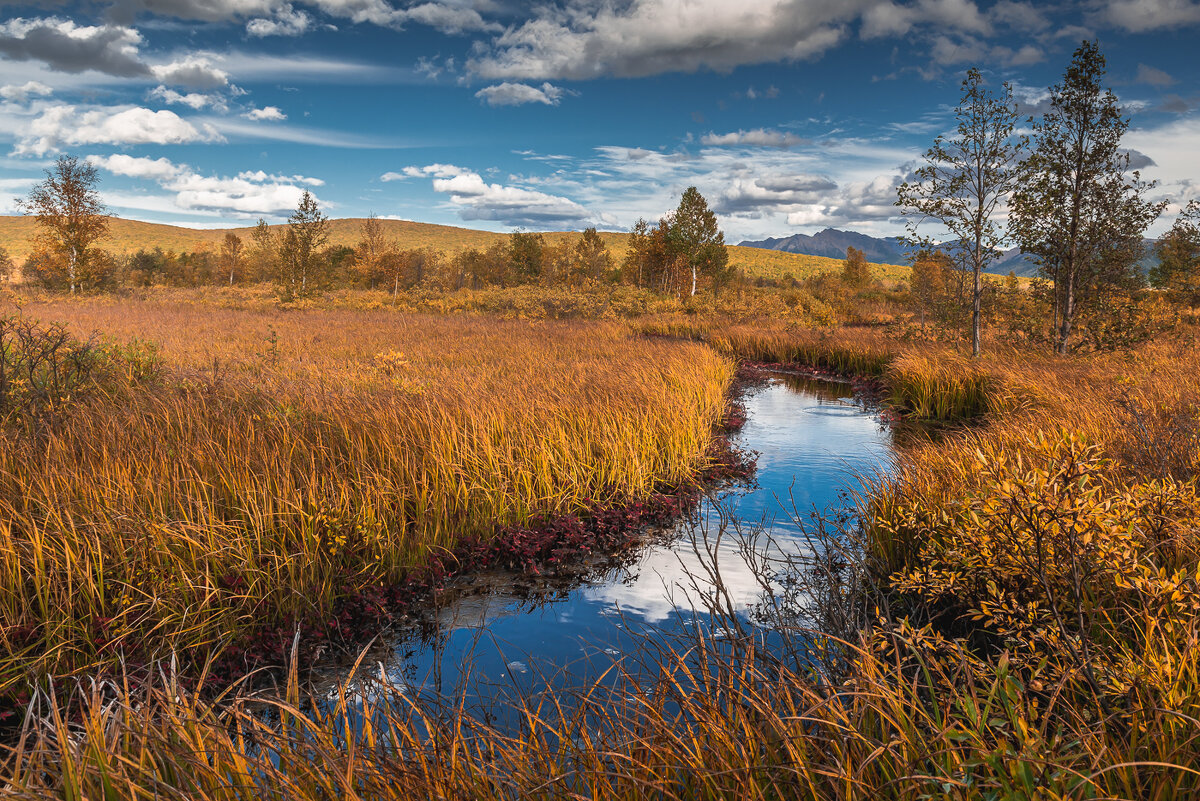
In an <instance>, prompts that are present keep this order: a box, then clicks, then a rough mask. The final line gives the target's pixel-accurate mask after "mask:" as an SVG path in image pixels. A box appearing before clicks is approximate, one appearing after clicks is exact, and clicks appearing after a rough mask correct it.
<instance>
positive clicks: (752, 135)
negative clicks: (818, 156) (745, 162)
mask: <svg viewBox="0 0 1200 801" xmlns="http://www.w3.org/2000/svg"><path fill="white" fill-rule="evenodd" d="M700 143H701V144H705V145H717V146H728V145H750V146H753V147H781V148H789V147H796V146H797V145H803V144H807V143H808V140H807V139H805V138H803V137H801V136H796V135H795V134H793V133H789V132H787V131H773V130H768V129H765V128H755V129H754V130H752V131H734V132H732V133H727V134H715V133H707V134H705V135H704V136H703V137H701V139H700Z"/></svg>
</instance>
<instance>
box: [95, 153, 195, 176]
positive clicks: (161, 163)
mask: <svg viewBox="0 0 1200 801" xmlns="http://www.w3.org/2000/svg"><path fill="white" fill-rule="evenodd" d="M87 160H88V163H90V164H93V165H95V166H97V167H99V168H100V169H103V170H107V171H108V172H111V173H112V174H113V175H124V176H128V177H130V178H148V179H151V180H158V181H165V180H168V179H170V178H175V177H177V176H179V175H180V174H181V173H182V172H183V171H184V168H183V167H179V166H176V165H175V164H172V163H171V162H170V161H169V160H167V159H165V158H159V159H149V158H144V157H141V156H127V155H125V154H124V153H116V154H114V155H111V156H88V157H87Z"/></svg>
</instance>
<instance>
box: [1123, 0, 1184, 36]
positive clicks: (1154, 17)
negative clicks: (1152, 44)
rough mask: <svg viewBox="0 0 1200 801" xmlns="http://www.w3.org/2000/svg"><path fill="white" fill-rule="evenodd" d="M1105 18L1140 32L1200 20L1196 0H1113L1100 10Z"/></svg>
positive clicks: (1173, 26) (1176, 26) (1178, 25)
mask: <svg viewBox="0 0 1200 801" xmlns="http://www.w3.org/2000/svg"><path fill="white" fill-rule="evenodd" d="M1100 17H1101V19H1103V20H1104V21H1105V22H1108V23H1111V24H1113V25H1117V26H1119V27H1121V28H1124V29H1125V30H1127V31H1132V32H1134V33H1140V32H1143V31H1153V30H1159V29H1162V28H1178V27H1183V26H1188V25H1196V24H1200V2H1194V0H1109V1H1108V2H1107V3H1105V4H1104V6H1103V10H1102V11H1101V13H1100Z"/></svg>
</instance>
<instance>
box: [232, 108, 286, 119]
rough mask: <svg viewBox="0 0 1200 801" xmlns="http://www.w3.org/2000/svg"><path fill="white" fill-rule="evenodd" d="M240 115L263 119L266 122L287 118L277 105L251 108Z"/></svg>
mask: <svg viewBox="0 0 1200 801" xmlns="http://www.w3.org/2000/svg"><path fill="white" fill-rule="evenodd" d="M242 116H243V117H245V118H246V119H248V120H260V121H261V120H265V121H267V122H283V121H284V120H286V119H287V115H286V114H284V113H283V112H282V111H280V110H279V107H278V106H265V107H263V108H255V109H251V110H250V111H247V112H246V113H245V114H243V115H242Z"/></svg>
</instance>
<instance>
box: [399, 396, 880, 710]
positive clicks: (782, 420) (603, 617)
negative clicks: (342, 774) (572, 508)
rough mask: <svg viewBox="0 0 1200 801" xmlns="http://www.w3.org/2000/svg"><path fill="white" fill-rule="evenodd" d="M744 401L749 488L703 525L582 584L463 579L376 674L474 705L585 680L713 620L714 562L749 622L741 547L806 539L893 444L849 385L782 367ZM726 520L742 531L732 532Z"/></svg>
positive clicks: (715, 503)
mask: <svg viewBox="0 0 1200 801" xmlns="http://www.w3.org/2000/svg"><path fill="white" fill-rule="evenodd" d="M745 405H746V410H747V412H748V416H747V422H746V424H745V426H744V428H743V429H742V431H741V432H739V434H738V435H737V436H736V437H735V438H734V443H735V444H736V445H737V446H738V447H740V448H744V449H749V450H752V451H755V452H757V454H758V458H757V465H758V469H757V472H756V476H755V481H754V482H753V484H752V485H750V486H745V485H741V486H734V487H730V488H727V489H726V490H725V491H722V492H720V493H718V496H717V497H714V498H710V499H706V500H705V501H704V502H703V503H702V504H701V508H700V510H699V513H698V515H699V519H698V520H693V521H691V523H690V524H689V523H681V524H680V525H679V526H678V527H677V529H676V530H675V531H673V532H667V533H666V534H665V535H664V536H660V537H658V538H656V542H655V543H654V544H651V545H649V546H647V547H645V548H643V549H641V550H640V551H639V552H637V553H636V554H634V555H633V556H632V558H631V559H630V560H629V561H628V564H626V565H624V566H620V567H616V568H613V569H609V570H605V571H602V573H601V575H598V576H595V577H594V578H593V579H592V580H588V581H585V582H583V583H579V582H578V581H575V582H560V583H556V582H554V581H552V580H551V581H543V580H528V579H522V578H521V577H516V576H512V575H505V574H483V575H477V576H472V577H468V578H466V579H464V580H463V581H462V582H461V583H460V585H459V587H458V591H457V592H453V593H450V596H449V597H450V599H449V600H448V601H446V603H445V604H444V605H443V606H442V607H441V608H438V609H436V610H431V611H430V615H429V618H430V620H429V622H430V625H427V626H426V627H425V631H424V633H422V634H416V633H410V634H408V635H405V636H401V637H400V639H399V640H398V641H396V642H394V643H393V644H392V645H391V646H389V647H388V648H387V649H386V650H385V652H384V653H383V654H381V655H380V656H379V657H378V661H379V664H378V666H377V671H381V672H382V673H384V674H385V675H386V677H387V679H388V681H389V683H391V684H392V685H394V686H397V687H400V688H402V689H403V690H404V691H405V693H406V694H409V693H411V694H414V695H421V696H426V697H436V696H439V695H440V696H442V697H450V698H453V697H457V696H459V695H460V694H462V695H465V697H466V699H467V703H468V704H469V705H471V704H475V703H478V704H479V705H480V707H481V708H482V707H491V706H494V702H495V701H497V700H499V699H502V698H505V697H508V698H511V697H512V696H513V694H521V695H525V696H529V695H531V694H533V693H536V692H537V691H539V690H540V689H543V688H545V687H546V686H547V685H550V686H558V687H564V686H565V687H578V686H583V685H586V684H589V683H591V682H592V681H594V680H596V679H597V678H598V677H600V676H601V675H603V674H604V672H605V671H606V670H609V669H610V668H611V667H612V666H613V664H614V661H615V660H618V659H622V658H623V657H625V655H626V654H628V653H630V652H632V651H634V650H635V646H636V645H637V643H638V641H639V638H641V637H644V636H646V635H647V633H648V632H649V633H651V636H654V633H660V634H662V635H664V636H666V635H669V634H670V633H672V632H675V633H678V632H681V631H685V630H687V628H688V627H694V626H703V625H705V624H706V618H707V617H708V616H707V615H706V614H705V613H704V612H703V611H697V609H700V610H703V608H704V605H703V603H702V600H703V597H704V596H705V595H706V594H707V593H710V592H711V591H712V582H711V581H710V575H711V568H712V565H713V564H714V563H715V564H716V566H717V568H718V569H719V571H720V579H721V584H722V585H723V596H722V597H723V598H724V599H725V601H726V602H727V605H729V606H732V607H733V608H734V610H735V612H736V614H739V615H746V616H747V619H749V612H750V611H751V610H752V609H753V607H754V606H755V605H756V604H757V603H758V602H759V601H760V600H761V599H762V597H763V592H764V590H763V587H762V584H761V581H760V578H759V577H758V576H756V575H755V573H754V571H753V570H751V568H750V567H748V566H747V563H746V561H745V560H744V559H743V558H742V556H741V553H740V549H742V548H745V547H750V548H753V549H757V550H758V551H759V552H760V553H768V552H773V551H787V550H789V549H793V550H794V549H803V548H807V547H809V546H808V542H807V539H806V538H805V537H804V535H803V532H802V530H801V528H802V526H803V525H804V524H805V522H806V520H807V517H808V515H809V514H810V513H812V512H813V511H816V512H821V513H829V512H830V511H832V510H834V509H837V508H838V507H843V506H845V504H846V502H847V500H846V493H848V492H853V491H854V490H855V489H856V488H857V487H858V486H859V477H860V476H862V475H865V474H870V473H874V472H877V471H878V470H880V469H885V468H886V465H887V463H888V459H889V455H890V452H891V441H890V434H889V432H888V430H887V429H886V427H885V426H883V425H882V424H881V422H880V420H879V418H878V417H877V415H876V414H875V413H874V412H873V411H872V410H871V409H870V408H867V407H865V406H864V405H863V403H862V402H860V401H859V400H857V399H855V398H853V397H851V391H850V387H849V386H848V385H846V384H835V383H829V382H818V381H813V380H809V379H805V378H801V377H798V376H785V375H779V376H776V377H774V378H773V379H772V380H771V381H770V382H769V383H768V384H767V385H765V386H762V387H759V388H756V389H754V390H752V391H751V392H750V393H749V394H748V396H747V397H746V398H745ZM734 527H736V528H737V529H739V530H741V531H742V532H749V533H748V534H745V535H744V538H740V537H734V536H731V535H730V534H729V533H728V531H729V529H731V528H734ZM723 528H724V529H725V531H726V533H725V534H723V535H719V532H720V531H721V530H722V529H723ZM697 532H698V533H697ZM572 585H573V586H572Z"/></svg>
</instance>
